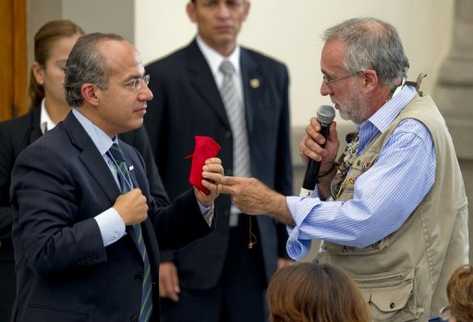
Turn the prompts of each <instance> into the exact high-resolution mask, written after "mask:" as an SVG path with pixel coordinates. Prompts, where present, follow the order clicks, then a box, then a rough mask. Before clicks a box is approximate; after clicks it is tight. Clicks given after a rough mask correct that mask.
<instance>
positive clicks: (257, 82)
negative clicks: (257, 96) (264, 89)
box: [250, 78, 261, 89]
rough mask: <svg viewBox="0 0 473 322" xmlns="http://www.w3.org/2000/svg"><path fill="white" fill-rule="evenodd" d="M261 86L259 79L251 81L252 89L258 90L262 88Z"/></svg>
mask: <svg viewBox="0 0 473 322" xmlns="http://www.w3.org/2000/svg"><path fill="white" fill-rule="evenodd" d="M260 85H261V84H260V81H259V79H258V78H253V79H250V86H251V88H255V89H256V88H258V87H260Z"/></svg>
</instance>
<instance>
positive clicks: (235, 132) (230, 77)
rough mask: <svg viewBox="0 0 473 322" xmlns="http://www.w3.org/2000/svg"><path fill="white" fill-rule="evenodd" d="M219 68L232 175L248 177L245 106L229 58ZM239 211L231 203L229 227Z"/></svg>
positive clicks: (233, 67) (236, 220)
mask: <svg viewBox="0 0 473 322" xmlns="http://www.w3.org/2000/svg"><path fill="white" fill-rule="evenodd" d="M219 70H220V72H221V73H222V74H223V82H222V85H221V87H220V95H221V97H222V100H223V105H224V106H225V111H226V112H227V118H228V121H229V123H230V128H231V130H232V136H233V175H234V176H239V177H249V176H251V167H250V148H249V145H248V132H247V130H246V118H245V107H244V104H243V102H242V100H241V99H240V95H238V91H237V86H236V83H235V66H233V64H232V63H231V62H230V61H229V60H224V61H222V63H221V64H220V67H219ZM239 213H240V210H239V209H238V208H237V207H236V206H235V205H232V207H231V210H230V217H229V225H230V227H234V226H237V225H238V214H239Z"/></svg>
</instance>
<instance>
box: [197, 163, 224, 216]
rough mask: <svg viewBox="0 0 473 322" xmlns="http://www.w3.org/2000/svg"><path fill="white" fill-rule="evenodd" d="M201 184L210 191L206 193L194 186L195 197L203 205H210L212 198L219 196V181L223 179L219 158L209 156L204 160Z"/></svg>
mask: <svg viewBox="0 0 473 322" xmlns="http://www.w3.org/2000/svg"><path fill="white" fill-rule="evenodd" d="M202 178H203V180H202V185H203V186H204V187H205V188H207V189H208V190H209V191H210V192H209V194H208V195H206V194H205V193H203V192H202V191H200V190H198V189H195V188H194V193H195V197H196V198H197V200H198V201H199V202H200V203H201V204H202V205H203V206H207V207H208V206H211V205H212V203H213V202H214V200H215V199H216V198H217V197H218V196H219V194H220V192H221V191H219V187H220V185H219V184H220V183H221V182H222V180H223V166H222V160H220V159H219V158H210V159H207V160H205V164H204V166H203V167H202Z"/></svg>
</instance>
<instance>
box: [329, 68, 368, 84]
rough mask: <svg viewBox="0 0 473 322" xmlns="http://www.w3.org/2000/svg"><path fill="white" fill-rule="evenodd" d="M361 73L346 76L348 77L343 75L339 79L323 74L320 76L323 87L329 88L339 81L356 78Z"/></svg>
mask: <svg viewBox="0 0 473 322" xmlns="http://www.w3.org/2000/svg"><path fill="white" fill-rule="evenodd" d="M360 73H361V71H358V72H355V73H352V74H348V75H345V76H342V77H339V78H332V77H330V76H328V75H326V74H323V76H322V82H323V83H324V85H326V86H330V85H332V84H333V83H336V82H338V81H341V80H344V79H347V78H350V77H353V76H357V75H359V74H360Z"/></svg>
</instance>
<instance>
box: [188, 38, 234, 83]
mask: <svg viewBox="0 0 473 322" xmlns="http://www.w3.org/2000/svg"><path fill="white" fill-rule="evenodd" d="M197 45H198V46H199V48H200V50H201V51H202V54H203V55H204V57H205V60H206V61H207V63H208V64H209V66H210V69H211V70H212V74H213V75H217V74H218V73H220V70H219V67H220V64H221V63H222V61H223V60H224V59H227V60H229V61H230V62H231V63H232V64H233V66H234V67H235V73H236V75H240V46H238V45H237V46H236V47H235V50H234V51H233V52H232V53H231V54H230V56H228V57H224V56H222V55H221V54H220V53H219V52H217V51H216V50H215V49H213V48H211V47H209V46H208V45H207V44H206V43H205V42H204V40H203V39H202V38H201V37H200V36H197Z"/></svg>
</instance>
